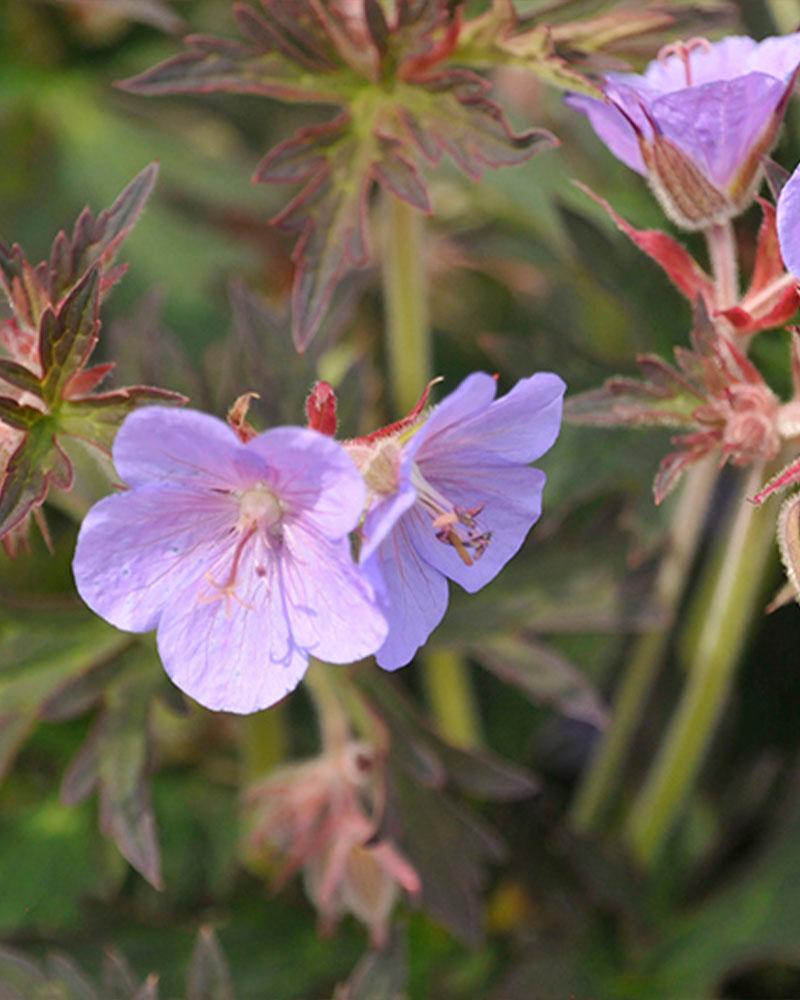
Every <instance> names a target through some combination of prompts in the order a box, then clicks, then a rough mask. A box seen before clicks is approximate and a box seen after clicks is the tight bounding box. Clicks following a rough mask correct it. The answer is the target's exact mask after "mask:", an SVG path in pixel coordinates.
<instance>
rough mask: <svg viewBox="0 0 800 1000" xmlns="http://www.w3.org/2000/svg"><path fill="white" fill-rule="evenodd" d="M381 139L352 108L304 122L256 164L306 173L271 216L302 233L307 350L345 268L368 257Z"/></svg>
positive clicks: (298, 340) (298, 304)
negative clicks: (320, 121) (362, 125)
mask: <svg viewBox="0 0 800 1000" xmlns="http://www.w3.org/2000/svg"><path fill="white" fill-rule="evenodd" d="M380 157H381V153H380V146H379V144H378V143H376V140H375V139H374V138H373V137H372V136H371V135H369V134H367V135H366V136H364V135H362V134H360V133H359V132H357V131H356V130H355V129H354V128H353V126H352V122H351V121H350V119H349V117H348V116H346V115H343V116H340V117H338V118H336V119H334V120H333V121H331V122H328V123H326V124H325V125H318V126H313V127H311V128H306V129H301V130H300V131H299V132H298V133H297V135H295V136H294V137H293V138H292V139H290V140H288V141H287V142H285V143H282V144H281V145H280V146H278V147H276V148H275V149H274V150H273V151H272V152H271V153H270V154H269V155H268V156H267V157H266V158H265V159H264V160H263V161H262V162H261V164H260V166H259V167H258V169H257V171H256V174H255V179H256V180H258V181H267V182H277V183H284V182H286V181H290V180H303V181H305V186H304V187H303V189H302V190H301V191H300V193H299V194H298V195H297V196H296V197H295V198H294V199H293V200H292V201H291V202H290V203H289V205H288V206H287V207H286V208H285V209H284V210H283V211H282V212H281V213H280V215H278V216H277V217H276V218H275V219H273V222H274V223H275V224H276V225H277V226H279V227H280V228H281V229H283V230H285V231H287V232H295V233H298V234H299V236H298V242H297V245H296V247H295V252H294V256H295V260H296V262H297V269H296V271H295V279H294V286H293V289H292V334H293V337H294V342H295V345H296V347H297V349H298V350H300V351H302V350H305V348H306V346H307V345H308V343H309V341H310V340H311V338H312V337H313V336H314V334H315V333H316V332H317V329H318V328H319V325H320V323H321V321H322V317H323V314H324V311H325V309H326V308H327V305H328V303H329V302H330V299H331V296H332V294H333V290H334V288H335V286H336V284H337V283H338V282H339V280H340V279H341V277H342V276H343V275H344V273H345V272H346V271H348V270H350V269H351V268H358V267H363V265H364V264H365V263H366V261H367V234H366V212H367V199H368V197H369V192H370V189H371V187H372V183H373V171H374V168H375V165H376V163H377V162H378V160H379V159H380Z"/></svg>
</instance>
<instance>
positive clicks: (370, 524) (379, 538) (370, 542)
mask: <svg viewBox="0 0 800 1000" xmlns="http://www.w3.org/2000/svg"><path fill="white" fill-rule="evenodd" d="M410 464H411V462H410V460H409V461H408V462H404V465H408V466H410ZM416 499H417V493H416V490H415V489H414V487H413V486H412V485H411V481H410V479H409V470H408V469H406V470H404V472H403V478H402V482H401V485H400V487H399V488H398V490H397V492H396V493H392V494H390V495H389V496H386V497H383V498H381V499H379V500H378V501H377V502H376V503H375V504H373V506H371V507H370V509H369V512H368V513H367V516H366V519H365V520H364V524H363V526H362V528H361V534H362V537H363V544H362V546H361V553H360V561H361V562H362V563H363V562H366V560H367V559H369V558H370V556H372V554H373V553H374V552H375V550H376V549H377V548H378V546H379V545H381V544H382V543H383V540H384V539H385V538H386V536H387V535H388V534H389V532H390V531H391V530H392V528H393V527H394V525H395V524H396V523H397V521H398V520H399V519H400V518H401V517H402V516H403V514H405V512H406V511H407V510H408V509H409V508H410V507H413V505H414V503H415V502H416Z"/></svg>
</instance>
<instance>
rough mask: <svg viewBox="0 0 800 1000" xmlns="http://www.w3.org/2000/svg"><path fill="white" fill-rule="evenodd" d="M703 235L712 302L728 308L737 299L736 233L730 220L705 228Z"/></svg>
mask: <svg viewBox="0 0 800 1000" xmlns="http://www.w3.org/2000/svg"><path fill="white" fill-rule="evenodd" d="M705 236H706V242H707V244H708V255H709V258H710V259H711V273H712V274H713V275H714V292H715V295H714V297H715V299H716V301H715V303H714V304H715V305H716V307H717V309H729V308H730V307H731V306H734V305H736V303H737V302H738V301H739V265H738V257H737V254H736V235H735V233H734V231H733V226H732V225H731V223H730V222H720V223H717V225H715V226H711V227H710V228H709V229H707V230H706V234H705Z"/></svg>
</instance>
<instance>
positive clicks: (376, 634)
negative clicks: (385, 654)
mask: <svg viewBox="0 0 800 1000" xmlns="http://www.w3.org/2000/svg"><path fill="white" fill-rule="evenodd" d="M280 574H281V584H282V587H283V590H284V593H285V600H286V614H287V616H288V620H289V623H290V627H291V630H292V635H293V637H294V640H295V642H296V643H297V645H298V646H301V647H302V648H303V649H305V650H307V651H308V653H309V654H310V655H312V656H316V657H318V658H319V659H321V660H325V661H327V662H329V663H353V662H354V661H355V660H360V659H362V658H363V657H365V656H371V655H372V654H373V653H374V652H375V651H376V650H377V649H378V648H379V647H380V646H381V645H382V643H383V641H384V639H385V638H386V634H387V631H388V625H387V623H386V619H385V617H384V615H383V613H382V611H381V610H380V608H379V607H378V598H377V595H376V591H375V587H374V585H373V584H372V583H371V582H370V580H369V578H368V577H367V575H366V574H365V573H364V572H363V570H362V569H361V567H359V566H357V565H356V564H355V563H354V562H353V560H352V557H351V555H350V544H349V541H348V540H347V539H339V540H336V541H330V540H328V539H326V538H324V537H323V536H322V535H321V534H320V533H319V532H318V531H316V530H315V528H314V526H313V525H307V524H304V523H302V522H297V523H295V524H292V525H287V527H286V529H285V532H284V547H283V550H282V552H281V554H280Z"/></svg>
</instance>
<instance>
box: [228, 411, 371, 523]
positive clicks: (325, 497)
mask: <svg viewBox="0 0 800 1000" xmlns="http://www.w3.org/2000/svg"><path fill="white" fill-rule="evenodd" d="M246 450H247V451H248V453H249V454H251V455H254V456H258V457H259V458H260V459H261V460H262V461H263V462H265V464H266V466H267V468H269V470H270V477H271V478H270V480H269V481H270V484H271V485H272V486H273V487H274V488H275V490H276V492H277V493H278V494H279V496H280V497H281V500H282V501H284V502H286V503H287V504H288V505H289V507H290V508H292V507H293V508H294V509H295V511H296V512H297V513H298V515H301V516H302V517H303V518H307V519H309V520H310V521H312V522H313V523H314V524H315V525H316V526H317V527H318V528H319V529H320V531H321V532H322V533H323V534H324V535H326V536H327V537H328V538H341V537H342V536H344V535H346V534H348V532H350V531H352V530H353V529H354V528H355V527H356V525H357V524H358V521H359V519H360V517H361V512H362V511H363V509H364V503H365V501H366V488H365V486H364V481H363V479H362V478H361V475H360V473H359V472H358V469H356V467H355V465H354V464H353V462H352V459H351V458H350V456H349V455H348V454H347V452H346V451H345V450H344V448H343V447H342V445H341V444H339V442H338V441H334V440H333V438H330V437H327V436H326V435H325V434H320V433H319V431H312V430H309V429H307V428H305V427H276V428H275V429H273V430H269V431H265V432H264V433H263V434H259V435H258V437H255V438H253V440H252V441H250V442H248V444H247V445H246Z"/></svg>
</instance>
